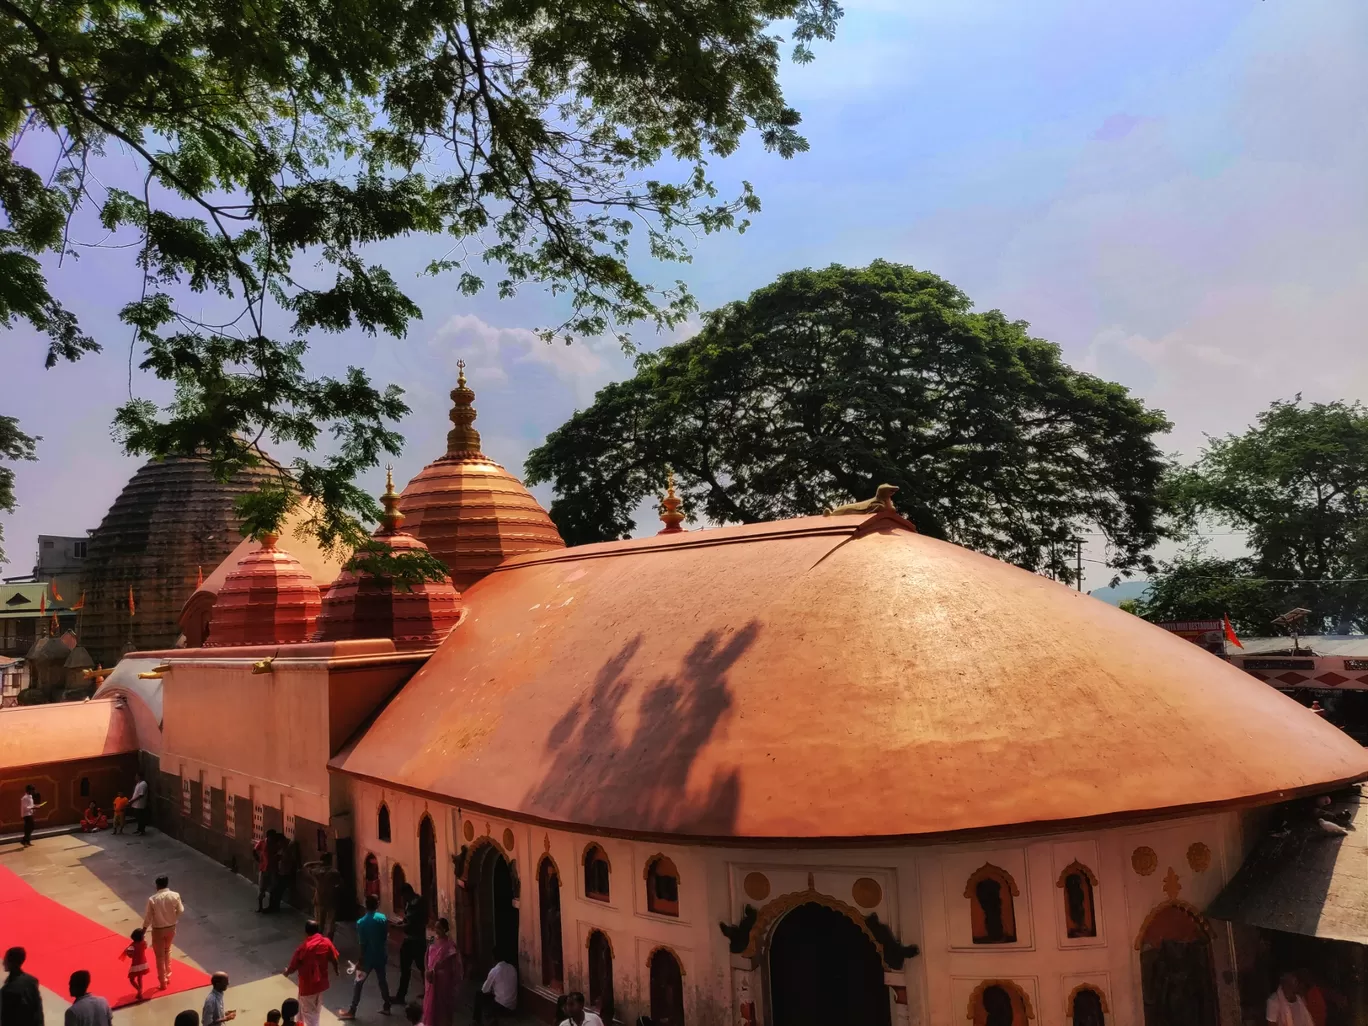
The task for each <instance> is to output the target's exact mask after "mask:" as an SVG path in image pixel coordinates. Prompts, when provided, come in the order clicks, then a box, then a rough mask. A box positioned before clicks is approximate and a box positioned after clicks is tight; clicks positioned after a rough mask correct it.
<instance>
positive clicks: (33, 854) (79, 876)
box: [0, 830, 536, 1026]
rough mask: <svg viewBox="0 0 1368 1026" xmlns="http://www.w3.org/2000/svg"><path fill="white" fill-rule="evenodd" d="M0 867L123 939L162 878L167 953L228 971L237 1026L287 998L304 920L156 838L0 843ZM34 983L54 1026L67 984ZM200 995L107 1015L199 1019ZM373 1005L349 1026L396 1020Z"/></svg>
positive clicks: (347, 986) (330, 1003) (347, 941)
mask: <svg viewBox="0 0 1368 1026" xmlns="http://www.w3.org/2000/svg"><path fill="white" fill-rule="evenodd" d="M0 863H3V865H4V866H5V867H6V868H8V869H10V870H11V871H13V872H15V873H17V874H18V875H19V876H21V877H23V878H24V880H25V881H27V882H28V884H29V885H30V886H32V887H33V888H34V889H35V890H37V891H38V892H40V893H41V894H44V895H46V896H47V897H49V898H52V899H53V900H55V901H58V902H60V903H61V904H63V905H65V906H66V907H67V908H70V909H72V910H73V911H75V912H79V913H80V914H81V915H84V916H86V917H87V918H89V919H93V920H95V921H96V922H98V923H100V924H102V925H104V926H107V927H109V928H110V929H111V930H114V931H115V932H117V933H119V934H121V935H123V936H127V935H128V933H129V932H130V931H131V930H133V929H134V928H135V927H136V926H138V925H139V924H140V923H141V921H142V912H143V909H144V907H145V906H146V903H147V896H148V895H149V894H150V893H151V892H152V891H153V890H154V885H153V880H154V879H155V878H156V877H157V876H158V875H161V874H163V873H164V874H166V875H168V876H169V877H170V878H171V887H172V888H173V889H174V890H177V891H179V892H180V895H181V898H182V899H183V900H184V902H185V915H184V916H183V917H182V918H181V921H180V926H179V928H178V929H177V931H176V947H175V954H176V956H177V957H179V958H181V959H184V960H185V961H186V962H189V963H191V964H192V965H195V966H198V967H199V968H201V969H203V970H205V971H206V972H215V971H218V970H223V971H224V972H227V973H228V975H229V977H230V980H231V983H230V986H229V989H228V1001H227V1004H228V1007H229V1008H236V1009H237V1010H238V1016H237V1023H239V1024H242V1026H259V1024H261V1023H264V1022H265V1020H266V1013H267V1012H268V1011H270V1010H271V1009H273V1008H279V1007H280V1003H281V1001H283V1000H285V999H286V998H288V997H294V996H295V993H296V990H295V982H294V979H293V978H286V977H285V976H282V975H281V970H282V969H284V968H285V966H286V965H287V964H288V963H289V961H290V955H291V953H292V952H293V951H294V949H295V947H296V946H297V945H298V944H299V942H300V941H301V940H302V939H303V937H304V920H305V918H306V917H305V916H304V915H303V914H302V913H299V912H296V911H294V910H292V909H285V910H282V911H281V912H280V913H277V914H275V915H261V914H258V913H257V912H256V911H255V909H256V887H255V886H254V885H253V884H251V883H249V882H248V881H247V880H244V879H243V878H242V877H240V876H237V875H236V874H234V873H231V872H229V871H228V870H227V869H225V868H224V867H223V866H221V865H219V864H218V863H217V862H215V861H214V860H212V859H210V858H209V857H208V856H206V855H203V854H201V853H199V852H197V851H195V850H194V849H192V848H189V847H186V846H185V845H183V844H181V843H180V842H179V841H175V840H172V839H171V838H169V837H166V836H165V835H164V834H161V833H159V832H157V831H155V830H152V831H149V832H148V833H147V835H146V836H144V837H138V836H137V835H136V834H121V835H118V836H115V835H113V834H109V833H100V834H93V835H86V834H58V835H56V836H49V837H39V838H36V839H35V840H34V843H33V847H31V848H28V849H24V848H22V847H21V846H20V845H19V844H18V843H17V842H13V841H10V842H5V843H0ZM336 942H337V947H338V950H339V951H340V952H341V953H342V965H343V974H342V976H341V977H340V978H337V980H336V982H334V984H333V987H332V989H331V990H330V991H329V992H328V996H327V1000H326V1002H325V1005H326V1009H327V1010H326V1011H325V1012H324V1015H323V1024H324V1026H333V1024H335V1023H337V1022H338V1020H337V1016H336V1014H335V1013H336V1010H337V1009H338V1008H344V1007H346V1005H347V1004H349V1003H350V1001H351V982H350V980H349V979H348V977H347V976H346V972H345V970H346V964H347V961H348V959H352V960H354V959H355V958H356V952H357V947H356V938H355V932H354V930H353V928H352V927H351V925H350V924H339V925H338V928H337V937H336ZM23 943H24V938H23V924H21V923H0V948H5V947H9V946H11V945H14V944H20V945H22V944H23ZM388 976H389V980H390V986H391V987H394V986H395V985H396V983H397V979H398V970H397V968H396V967H391V969H390V972H389V974H388ZM40 982H41V983H42V985H43V1001H44V1009H45V1012H46V1015H45V1018H46V1020H47V1022H48V1023H49V1024H56V1023H61V1022H62V1017H63V1012H64V1011H65V1010H66V1007H67V1004H68V1002H69V1000H70V999H69V998H68V997H67V996H66V980H41V981H40ZM418 982H419V981H416V980H415V981H414V982H411V983H410V987H409V997H410V1000H411V999H412V998H413V997H415V996H416V993H417V991H416V989H415V984H416V983H418ZM466 989H467V994H466V995H463V996H462V1000H461V1004H460V1007H461V1008H463V1009H465V1008H469V1007H470V1002H469V996H470V994H472V993H473V991H472V990H471V984H470V981H467V988H466ZM207 990H208V988H207V987H206V988H201V989H199V990H193V991H186V992H184V993H180V994H172V995H169V996H167V997H155V996H154V997H152V998H151V999H150V1000H148V1001H145V1002H143V1003H142V1004H140V1005H132V1006H129V1007H127V1008H121V1009H119V1010H118V1011H116V1012H115V1013H114V1023H115V1026H154V1024H155V1026H167V1024H168V1023H170V1022H171V1020H172V1019H173V1018H174V1016H175V1014H176V1013H177V1012H179V1011H181V1010H182V1009H185V1008H193V1009H195V1010H196V1011H198V1010H199V1008H200V1006H201V1005H202V1004H203V1003H204V995H205V994H206V993H207ZM379 1006H380V999H379V994H378V991H376V990H375V988H374V985H373V984H371V985H369V986H368V987H367V989H366V994H365V996H364V997H363V998H362V1002H361V1008H360V1011H359V1012H358V1014H357V1020H358V1021H359V1022H363V1023H365V1022H371V1023H387V1024H393V1026H399V1024H401V1023H403V1022H404V1018H403V1015H402V1013H401V1011H400V1010H399V1009H398V1008H396V1009H395V1011H394V1014H393V1015H391V1016H385V1015H382V1014H381V1012H380V1007H379ZM469 1022H470V1019H469V1017H468V1015H461V1016H458V1019H457V1023H458V1026H465V1024H466V1023H469ZM504 1022H506V1023H509V1024H510V1026H512V1024H514V1023H516V1024H517V1026H523V1024H528V1026H530V1024H531V1023H534V1022H536V1020H534V1019H531V1018H523V1017H519V1018H518V1019H517V1020H509V1019H505V1020H504Z"/></svg>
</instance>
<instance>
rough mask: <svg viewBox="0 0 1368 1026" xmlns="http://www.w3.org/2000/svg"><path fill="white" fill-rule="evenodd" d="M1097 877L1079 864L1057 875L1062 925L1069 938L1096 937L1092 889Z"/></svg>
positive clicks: (1095, 914)
mask: <svg viewBox="0 0 1368 1026" xmlns="http://www.w3.org/2000/svg"><path fill="white" fill-rule="evenodd" d="M1096 885H1097V877H1095V876H1094V875H1093V871H1092V870H1091V869H1089V868H1088V867H1087V866H1085V865H1083V864H1082V863H1081V862H1074V863H1071V864H1070V865H1068V866H1066V867H1065V869H1064V872H1062V873H1060V874H1059V882H1058V886H1059V887H1060V888H1061V889H1062V890H1063V891H1064V925H1065V928H1066V929H1067V931H1068V934H1069V937H1070V938H1075V937H1096V936H1097V913H1096V906H1095V905H1094V903H1093V887H1095V886H1096Z"/></svg>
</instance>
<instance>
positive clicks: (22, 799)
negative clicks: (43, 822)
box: [19, 784, 47, 848]
mask: <svg viewBox="0 0 1368 1026" xmlns="http://www.w3.org/2000/svg"><path fill="white" fill-rule="evenodd" d="M46 804H47V802H40V801H39V800H38V792H37V791H35V790H34V789H33V785H32V784H25V785H24V793H23V794H21V795H20V796H19V816H20V817H21V818H22V819H23V821H24V847H25V848H30V847H32V846H33V810H34V809H41V808H42V807H43V806H44V805H46Z"/></svg>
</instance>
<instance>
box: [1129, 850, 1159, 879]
mask: <svg viewBox="0 0 1368 1026" xmlns="http://www.w3.org/2000/svg"><path fill="white" fill-rule="evenodd" d="M1158 868H1159V856H1158V855H1156V854H1155V853H1154V849H1153V848H1151V847H1149V846H1148V845H1143V844H1142V845H1141V846H1140V847H1138V848H1136V849H1135V851H1133V852H1131V869H1133V870H1135V871H1136V872H1137V873H1139V874H1140V875H1141V876H1149V875H1150V874H1151V873H1153V872H1154V871H1155V870H1156V869H1158Z"/></svg>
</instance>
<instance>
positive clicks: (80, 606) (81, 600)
mask: <svg viewBox="0 0 1368 1026" xmlns="http://www.w3.org/2000/svg"><path fill="white" fill-rule="evenodd" d="M84 608H85V592H81V597H80V598H79V599H77V600H76V604H75V605H74V606H72V607H71V611H72V612H73V613H74V612H76V610H78V609H84Z"/></svg>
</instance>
